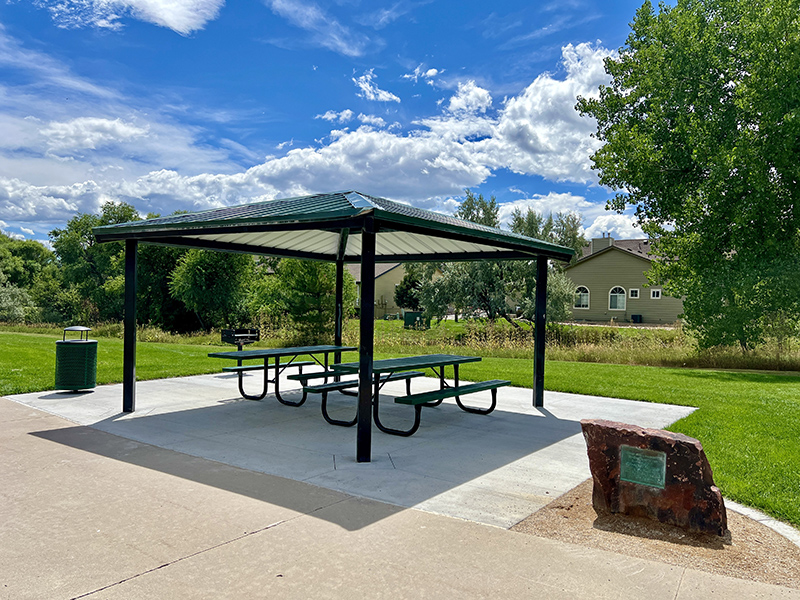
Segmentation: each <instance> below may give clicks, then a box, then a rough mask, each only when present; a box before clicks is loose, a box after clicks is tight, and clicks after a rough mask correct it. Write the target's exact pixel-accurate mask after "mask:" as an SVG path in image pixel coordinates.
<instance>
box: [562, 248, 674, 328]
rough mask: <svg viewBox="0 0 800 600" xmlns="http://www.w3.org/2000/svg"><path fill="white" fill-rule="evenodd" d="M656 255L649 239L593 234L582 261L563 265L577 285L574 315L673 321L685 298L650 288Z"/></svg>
mask: <svg viewBox="0 0 800 600" xmlns="http://www.w3.org/2000/svg"><path fill="white" fill-rule="evenodd" d="M652 261H653V256H652V254H651V253H650V241H649V240H615V239H614V238H612V237H611V236H608V237H606V236H604V237H602V238H594V239H593V240H592V241H591V242H590V243H589V244H588V245H587V246H585V247H584V249H583V255H582V257H581V259H580V260H578V262H576V263H574V264H572V265H570V266H569V267H567V268H566V269H565V273H566V274H567V276H568V277H569V278H570V279H571V280H572V281H573V283H574V284H575V301H574V303H573V307H572V316H573V319H575V320H576V321H611V320H612V319H613V320H614V321H620V322H621V321H630V322H633V323H665V324H666V323H675V322H676V321H678V318H679V316H680V315H681V314H682V313H683V301H682V300H680V299H679V298H670V297H669V296H666V295H664V293H663V291H662V289H661V287H659V286H650V285H649V284H648V282H647V275H646V273H647V271H648V270H650V265H651V263H652Z"/></svg>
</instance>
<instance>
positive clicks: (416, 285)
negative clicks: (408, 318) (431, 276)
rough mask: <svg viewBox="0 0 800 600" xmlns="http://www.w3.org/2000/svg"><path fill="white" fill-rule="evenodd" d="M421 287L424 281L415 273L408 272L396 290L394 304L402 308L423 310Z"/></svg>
mask: <svg viewBox="0 0 800 600" xmlns="http://www.w3.org/2000/svg"><path fill="white" fill-rule="evenodd" d="M421 287H422V281H421V280H420V278H419V276H417V274H416V273H414V272H409V271H406V274H405V275H403V278H402V279H401V280H400V283H398V284H397V287H395V289H394V303H395V304H396V305H397V306H399V307H400V308H407V309H409V310H420V309H421V308H422V305H421V304H420V297H419V290H420V288H421Z"/></svg>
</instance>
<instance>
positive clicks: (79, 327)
mask: <svg viewBox="0 0 800 600" xmlns="http://www.w3.org/2000/svg"><path fill="white" fill-rule="evenodd" d="M91 330H92V328H91V327H84V326H83V325H72V326H70V327H64V331H91Z"/></svg>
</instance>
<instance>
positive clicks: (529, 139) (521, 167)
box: [484, 44, 610, 183]
mask: <svg viewBox="0 0 800 600" xmlns="http://www.w3.org/2000/svg"><path fill="white" fill-rule="evenodd" d="M609 54H610V52H609V51H608V50H606V49H605V48H602V47H595V46H593V45H592V44H579V45H577V46H573V45H572V44H569V45H567V46H565V47H564V48H563V50H562V64H563V65H564V67H565V69H566V77H565V78H564V79H556V78H554V77H553V76H552V75H550V74H547V73H545V74H543V75H540V76H539V77H537V78H536V79H535V80H534V81H533V83H531V84H530V85H529V86H528V87H527V88H525V90H523V92H522V93H521V94H519V95H518V96H515V97H513V98H511V99H510V100H508V101H507V102H506V104H505V107H504V108H503V110H502V111H501V114H500V118H499V119H498V122H497V126H496V130H495V133H494V135H493V136H492V139H491V140H487V141H486V143H485V144H484V150H485V152H486V162H487V163H488V164H490V165H493V166H495V167H497V168H502V167H507V168H509V169H511V170H512V171H514V172H516V173H526V174H534V173H535V174H538V175H541V176H543V177H545V178H547V179H552V180H556V181H575V182H579V183H590V182H594V181H595V180H596V178H595V175H594V173H592V170H591V163H590V161H589V156H590V155H591V154H592V153H594V152H595V151H596V150H597V149H598V148H599V146H600V143H599V142H598V141H597V140H596V139H594V138H592V137H591V134H592V133H594V131H595V129H596V126H595V122H594V120H592V119H589V118H583V117H581V116H580V114H579V113H578V112H577V111H576V110H575V102H576V100H577V97H578V96H584V97H590V96H595V95H596V94H597V90H598V87H599V86H600V85H601V84H606V83H608V75H606V73H605V70H604V68H603V59H604V58H605V57H606V56H608V55H609Z"/></svg>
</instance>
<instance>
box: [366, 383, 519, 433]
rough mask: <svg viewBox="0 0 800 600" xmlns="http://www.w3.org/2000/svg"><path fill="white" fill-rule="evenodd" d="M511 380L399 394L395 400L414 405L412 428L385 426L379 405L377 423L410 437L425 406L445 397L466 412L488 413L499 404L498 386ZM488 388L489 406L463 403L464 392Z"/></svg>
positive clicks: (390, 430)
mask: <svg viewBox="0 0 800 600" xmlns="http://www.w3.org/2000/svg"><path fill="white" fill-rule="evenodd" d="M510 384H511V382H510V381H508V380H505V379H490V380H489V381H481V382H478V383H468V384H466V385H455V386H452V387H445V388H442V389H439V390H433V391H430V392H420V393H419V394H408V395H407V396H398V397H397V398H395V399H394V401H395V402H396V403H398V404H408V405H411V406H413V407H414V424H413V425H412V426H411V428H410V429H392V428H389V427H386V426H384V425H383V424H381V422H380V418H379V417H378V411H377V407H376V409H375V424H376V425H377V426H378V429H380V430H381V431H385V432H386V433H391V434H392V435H399V436H403V437H408V436H410V435H414V434H415V433H416V432H417V429H419V424H420V420H421V416H422V407H423V406H438V405H439V403H441V401H442V400H444V399H445V398H455V399H456V404H458V407H459V408H460V409H461V410H463V411H466V412H469V413H474V414H478V415H488V414H489V413H490V412H492V411H493V410H494V409H495V407H496V406H497V388H499V387H503V386H505V385H510ZM486 390H491V391H492V404H491V406H490V407H489V408H474V407H471V406H465V405H464V404H462V403H461V398H460V397H459V396H461V395H462V394H471V393H474V392H483V391H486Z"/></svg>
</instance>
